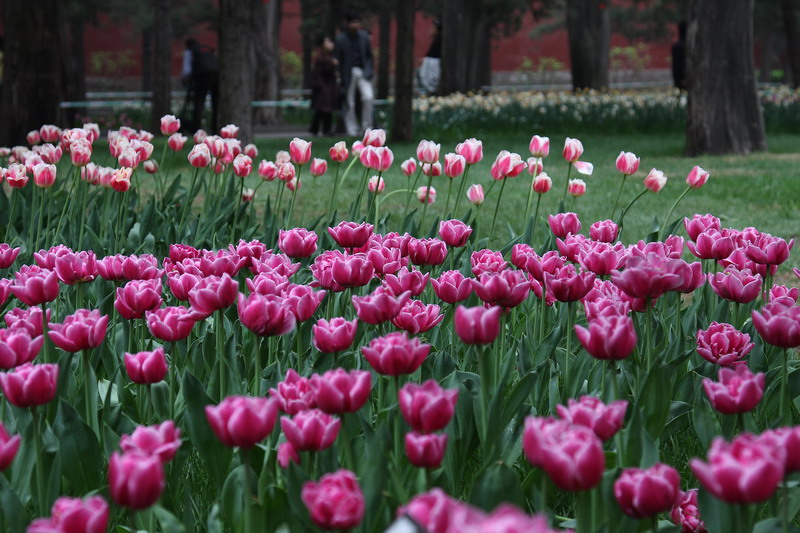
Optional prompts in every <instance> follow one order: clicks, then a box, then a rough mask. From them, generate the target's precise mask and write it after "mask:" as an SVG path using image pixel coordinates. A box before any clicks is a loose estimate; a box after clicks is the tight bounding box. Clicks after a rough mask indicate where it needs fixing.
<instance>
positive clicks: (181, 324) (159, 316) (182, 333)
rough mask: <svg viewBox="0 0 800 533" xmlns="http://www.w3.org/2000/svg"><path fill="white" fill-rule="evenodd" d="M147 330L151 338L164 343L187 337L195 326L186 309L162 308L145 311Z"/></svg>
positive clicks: (189, 312) (188, 310)
mask: <svg viewBox="0 0 800 533" xmlns="http://www.w3.org/2000/svg"><path fill="white" fill-rule="evenodd" d="M145 318H146V319H147V329H149V330H150V334H151V335H153V337H155V338H157V339H160V340H162V341H165V342H176V341H179V340H183V339H185V338H187V337H189V334H190V333H191V332H192V328H193V327H194V325H195V321H194V318H192V315H191V310H190V309H189V308H187V307H180V306H178V307H164V308H163V309H156V310H154V311H146V312H145Z"/></svg>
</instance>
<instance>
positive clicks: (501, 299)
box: [472, 270, 531, 308]
mask: <svg viewBox="0 0 800 533" xmlns="http://www.w3.org/2000/svg"><path fill="white" fill-rule="evenodd" d="M472 287H473V290H474V291H475V294H477V295H478V298H480V299H481V300H482V301H483V302H484V303H486V304H487V305H490V306H499V307H505V308H512V307H516V306H518V305H519V304H521V303H522V302H523V301H525V299H526V298H527V297H528V295H529V294H530V289H531V284H530V281H528V278H527V277H526V276H525V273H524V272H522V271H520V270H504V271H502V272H497V273H494V272H486V273H484V274H481V275H480V277H479V278H478V279H477V280H473V282H472Z"/></svg>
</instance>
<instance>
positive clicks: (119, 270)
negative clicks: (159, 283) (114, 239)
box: [97, 254, 164, 281]
mask: <svg viewBox="0 0 800 533" xmlns="http://www.w3.org/2000/svg"><path fill="white" fill-rule="evenodd" d="M97 273H98V274H100V277H102V278H103V279H105V280H109V281H119V280H142V279H155V278H160V277H161V276H162V275H163V274H164V271H163V270H160V269H159V268H158V259H156V258H155V256H153V255H150V254H142V255H138V256H137V255H135V254H134V255H130V256H126V255H110V256H106V257H104V258H103V259H101V260H99V261H97Z"/></svg>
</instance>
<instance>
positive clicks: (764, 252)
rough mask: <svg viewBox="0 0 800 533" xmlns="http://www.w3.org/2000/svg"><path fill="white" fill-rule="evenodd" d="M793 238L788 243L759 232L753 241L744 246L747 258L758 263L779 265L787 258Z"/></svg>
mask: <svg viewBox="0 0 800 533" xmlns="http://www.w3.org/2000/svg"><path fill="white" fill-rule="evenodd" d="M793 246H794V239H792V240H790V241H789V242H788V243H787V242H786V241H785V240H783V239H781V238H779V237H773V236H772V235H770V234H768V233H760V234H759V235H758V238H757V239H756V241H755V242H753V243H751V244H748V245H747V246H746V247H745V253H746V254H747V258H748V259H750V260H751V261H754V262H756V263H758V264H760V265H780V264H783V263H784V262H785V261H786V260H787V259H789V254H790V253H791V250H792V247H793Z"/></svg>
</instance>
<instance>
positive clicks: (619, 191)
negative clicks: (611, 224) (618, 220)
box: [611, 174, 628, 220]
mask: <svg viewBox="0 0 800 533" xmlns="http://www.w3.org/2000/svg"><path fill="white" fill-rule="evenodd" d="M626 179H628V175H627V174H623V175H622V183H620V184H619V190H618V191H617V199H616V200H614V208H613V209H612V210H611V220H614V215H615V214H616V213H617V205H618V204H619V197H620V195H621V194H622V188H623V187H624V186H625V180H626Z"/></svg>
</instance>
